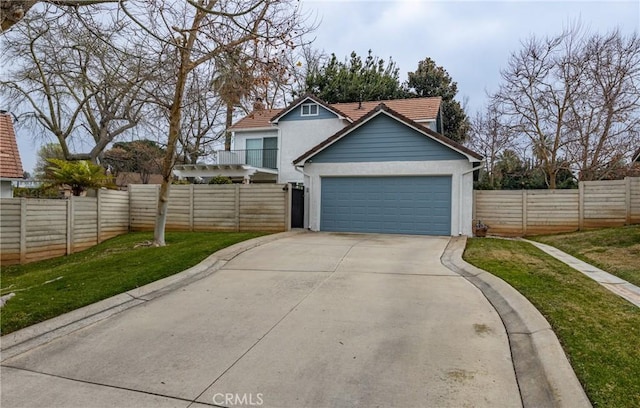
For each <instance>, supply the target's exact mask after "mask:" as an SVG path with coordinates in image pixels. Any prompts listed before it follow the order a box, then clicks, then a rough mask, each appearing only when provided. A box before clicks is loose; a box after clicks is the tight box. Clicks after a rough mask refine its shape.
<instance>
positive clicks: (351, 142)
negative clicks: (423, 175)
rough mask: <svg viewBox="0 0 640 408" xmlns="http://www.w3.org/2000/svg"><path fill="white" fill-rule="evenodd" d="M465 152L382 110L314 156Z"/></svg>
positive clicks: (406, 157) (373, 158)
mask: <svg viewBox="0 0 640 408" xmlns="http://www.w3.org/2000/svg"><path fill="white" fill-rule="evenodd" d="M461 159H466V157H465V156H463V155H462V154H460V153H458V152H456V151H455V150H453V149H451V148H449V147H447V146H445V145H443V144H441V143H439V142H436V141H434V140H433V139H431V138H429V137H427V136H425V135H424V134H422V133H420V132H418V131H417V130H415V129H412V128H410V127H408V126H406V125H405V124H403V123H402V122H399V121H397V120H396V119H394V118H391V117H389V116H387V115H384V114H380V115H378V116H376V117H375V118H373V119H371V120H370V121H369V122H367V123H365V124H364V125H362V126H361V127H359V128H358V129H355V130H354V131H352V132H351V133H349V134H347V135H345V136H344V137H343V138H342V139H340V140H338V141H337V142H336V143H334V144H333V145H331V146H329V147H327V148H326V149H325V150H323V151H321V152H320V153H318V154H316V155H315V156H313V157H312V158H311V161H312V162H313V163H348V162H382V161H426V160H461Z"/></svg>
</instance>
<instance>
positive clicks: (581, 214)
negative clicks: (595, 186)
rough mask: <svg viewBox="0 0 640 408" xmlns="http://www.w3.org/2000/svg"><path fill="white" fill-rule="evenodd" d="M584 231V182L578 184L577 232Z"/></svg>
mask: <svg viewBox="0 0 640 408" xmlns="http://www.w3.org/2000/svg"><path fill="white" fill-rule="evenodd" d="M583 229H584V181H580V182H578V230H579V231H582V230H583Z"/></svg>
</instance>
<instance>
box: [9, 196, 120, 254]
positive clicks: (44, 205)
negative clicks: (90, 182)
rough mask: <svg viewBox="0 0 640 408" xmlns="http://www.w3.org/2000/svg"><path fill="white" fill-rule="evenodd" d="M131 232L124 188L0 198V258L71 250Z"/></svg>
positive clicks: (84, 247) (61, 252)
mask: <svg viewBox="0 0 640 408" xmlns="http://www.w3.org/2000/svg"><path fill="white" fill-rule="evenodd" d="M127 231H129V195H128V193H127V192H126V191H113V190H98V192H97V194H96V197H71V198H70V199H69V200H40V199H30V198H3V199H0V263H1V264H2V265H8V264H16V263H27V262H33V261H38V260H41V259H48V258H53V257H56V256H60V255H66V254H71V253H73V252H77V251H81V250H83V249H86V248H88V247H91V246H93V245H96V244H98V243H100V242H102V241H104V240H105V239H109V238H111V237H114V236H116V235H120V234H123V233H125V232H127Z"/></svg>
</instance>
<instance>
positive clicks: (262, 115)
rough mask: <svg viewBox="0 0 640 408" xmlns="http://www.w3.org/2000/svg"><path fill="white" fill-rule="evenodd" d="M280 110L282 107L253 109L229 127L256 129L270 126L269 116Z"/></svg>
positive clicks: (232, 128) (234, 128)
mask: <svg viewBox="0 0 640 408" xmlns="http://www.w3.org/2000/svg"><path fill="white" fill-rule="evenodd" d="M280 111H282V109H263V110H259V111H253V112H251V113H250V114H248V115H247V116H245V117H244V118H242V119H240V120H239V121H237V122H236V123H234V124H233V125H232V126H231V127H230V128H229V129H231V130H236V129H258V128H266V127H271V123H270V121H271V118H272V117H274V116H275V115H277V114H278V113H280Z"/></svg>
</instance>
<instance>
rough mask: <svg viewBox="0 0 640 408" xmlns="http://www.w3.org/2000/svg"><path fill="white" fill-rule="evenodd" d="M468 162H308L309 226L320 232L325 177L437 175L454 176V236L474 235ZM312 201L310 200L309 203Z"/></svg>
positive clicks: (307, 203)
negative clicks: (322, 187) (323, 180)
mask: <svg viewBox="0 0 640 408" xmlns="http://www.w3.org/2000/svg"><path fill="white" fill-rule="evenodd" d="M471 169H472V164H471V163H470V162H468V161H466V160H441V161H417V162H414V161H409V162H407V161H404V162H376V163H307V164H306V165H305V166H304V172H305V174H306V176H307V177H305V189H306V191H305V192H306V194H305V227H308V228H310V229H311V230H313V231H319V230H320V203H321V199H322V197H321V183H322V177H323V176H325V177H329V176H334V177H335V176H436V175H450V176H452V179H451V183H452V185H451V195H452V197H451V203H452V208H451V235H458V234H463V235H469V236H471V234H472V226H471V221H472V212H473V174H472V173H471V172H469V173H468V174H464V175H463V174H462V173H463V172H465V171H468V170H471ZM306 200H308V201H306Z"/></svg>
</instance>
